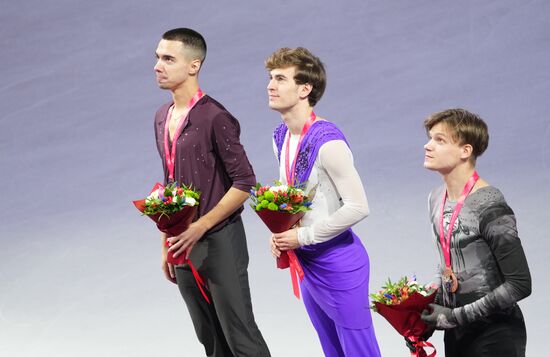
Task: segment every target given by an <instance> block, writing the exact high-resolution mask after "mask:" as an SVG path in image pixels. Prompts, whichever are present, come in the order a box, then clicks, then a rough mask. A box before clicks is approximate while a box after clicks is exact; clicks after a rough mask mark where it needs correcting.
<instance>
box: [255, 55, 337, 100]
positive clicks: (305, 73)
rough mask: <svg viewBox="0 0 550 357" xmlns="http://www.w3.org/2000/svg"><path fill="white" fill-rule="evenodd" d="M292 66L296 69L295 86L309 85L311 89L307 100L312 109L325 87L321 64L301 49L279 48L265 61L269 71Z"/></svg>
mask: <svg viewBox="0 0 550 357" xmlns="http://www.w3.org/2000/svg"><path fill="white" fill-rule="evenodd" d="M292 66H295V67H296V74H295V75H294V81H295V82H296V83H297V84H306V83H309V84H311V86H312V87H313V88H312V89H311V93H309V96H308V98H307V100H308V102H309V105H311V106H312V107H313V106H314V105H315V104H317V102H318V101H319V100H320V99H321V97H322V96H323V93H325V87H326V85H327V74H326V72H325V66H324V65H323V62H321V60H320V59H319V57H316V56H314V55H313V54H312V53H311V52H309V50H308V49H307V48H303V47H297V48H288V47H283V48H280V49H278V50H277V51H275V52H273V54H271V56H269V58H268V59H267V60H266V61H265V68H267V69H268V70H269V71H272V70H274V69H276V68H288V67H292Z"/></svg>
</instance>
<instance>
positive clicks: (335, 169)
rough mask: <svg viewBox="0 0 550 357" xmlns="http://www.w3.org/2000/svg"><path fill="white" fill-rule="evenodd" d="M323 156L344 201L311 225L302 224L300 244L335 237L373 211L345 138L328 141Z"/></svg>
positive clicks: (299, 236)
mask: <svg viewBox="0 0 550 357" xmlns="http://www.w3.org/2000/svg"><path fill="white" fill-rule="evenodd" d="M319 159H320V163H321V165H322V167H323V168H324V169H325V170H326V172H327V174H328V176H329V177H330V179H331V180H332V182H333V183H334V186H335V188H336V191H337V193H338V195H339V196H340V197H341V199H342V203H343V204H342V206H341V207H340V208H338V209H337V210H336V211H335V212H334V213H332V214H331V215H329V216H328V217H326V218H324V219H322V220H320V221H316V222H315V223H313V224H312V225H311V226H308V227H300V228H299V229H298V241H299V242H300V245H309V244H316V243H321V242H324V241H327V240H329V239H331V238H334V237H336V236H337V235H338V234H340V233H342V232H344V231H345V230H346V229H348V228H349V227H351V226H353V225H354V224H356V223H357V222H359V221H361V220H362V219H364V218H365V217H367V215H368V214H369V205H368V202H367V195H366V194H365V190H364V188H363V184H362V183H361V178H360V177H359V174H358V173H357V170H356V169H355V166H354V165H353V155H352V153H351V150H350V149H349V148H348V146H347V144H346V143H345V142H344V141H342V140H333V141H329V142H327V143H325V144H324V145H323V146H321V148H320V149H319Z"/></svg>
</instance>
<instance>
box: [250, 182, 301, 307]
mask: <svg viewBox="0 0 550 357" xmlns="http://www.w3.org/2000/svg"><path fill="white" fill-rule="evenodd" d="M250 199H251V200H252V203H251V207H252V208H253V209H254V211H255V212H256V213H257V214H258V216H260V218H261V219H262V221H263V222H264V223H265V225H266V226H267V228H268V229H269V230H270V231H271V232H272V233H282V232H284V231H287V230H289V229H290V228H292V227H293V226H294V225H295V224H296V223H298V221H299V220H300V219H301V218H302V217H303V216H304V214H305V213H306V212H307V211H308V210H310V209H311V208H310V206H311V200H310V199H309V198H308V196H306V194H305V193H304V191H303V189H302V188H301V187H295V186H289V185H283V184H281V183H280V182H278V181H275V185H274V186H269V185H266V186H262V184H260V183H258V184H256V186H255V187H254V188H253V189H252V190H250ZM277 267H278V268H279V269H286V268H290V275H291V278H292V287H293V291H294V295H296V297H297V298H300V289H299V287H298V278H300V279H302V278H303V276H304V272H303V270H302V266H301V265H300V262H299V261H298V258H297V257H296V254H295V253H294V251H293V250H288V251H284V252H281V256H280V257H279V258H277Z"/></svg>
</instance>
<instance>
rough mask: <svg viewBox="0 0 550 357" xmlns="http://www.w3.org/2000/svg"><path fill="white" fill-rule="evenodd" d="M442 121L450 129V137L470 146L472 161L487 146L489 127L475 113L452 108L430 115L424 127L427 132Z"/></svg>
mask: <svg viewBox="0 0 550 357" xmlns="http://www.w3.org/2000/svg"><path fill="white" fill-rule="evenodd" d="M439 123H442V124H444V125H445V126H446V127H447V129H449V130H450V132H451V136H452V139H453V140H454V141H456V142H458V143H459V144H460V145H465V144H469V145H471V146H472V149H473V150H472V156H473V162H475V159H477V158H478V157H479V156H481V154H483V153H484V152H485V150H486V149H487V147H488V146H489V129H488V128H487V124H486V123H485V122H484V121H483V119H481V117H480V116H479V115H477V114H474V113H471V112H469V111H467V110H466V109H462V108H454V109H447V110H444V111H441V112H437V113H434V114H432V115H430V116H429V117H428V118H426V120H424V128H425V129H426V132H429V131H430V130H431V129H432V128H433V127H434V126H435V125H436V124H439Z"/></svg>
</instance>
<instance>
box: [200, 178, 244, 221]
mask: <svg viewBox="0 0 550 357" xmlns="http://www.w3.org/2000/svg"><path fill="white" fill-rule="evenodd" d="M248 196H249V193H248V192H244V191H241V190H239V189H237V188H234V187H231V188H230V189H229V190H228V191H227V192H226V193H225V195H224V196H223V197H222V199H221V200H220V201H219V202H218V204H217V205H216V206H214V208H212V209H211V210H210V212H208V213H207V214H205V215H204V216H202V217H201V218H199V220H198V221H196V222H195V224H199V225H201V226H202V227H204V229H205V231H209V230H210V229H212V227H214V226H215V225H217V224H218V223H220V222H221V221H223V220H224V219H226V218H227V217H229V216H230V215H231V214H232V213H233V212H235V211H236V210H237V209H239V207H241V206H242V205H243V203H244V202H245V201H246V200H247V199H248Z"/></svg>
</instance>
